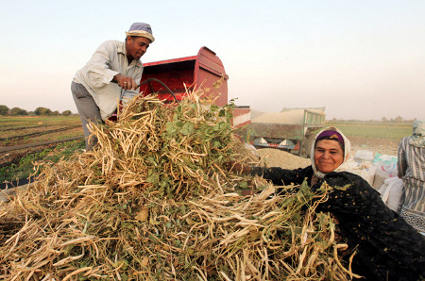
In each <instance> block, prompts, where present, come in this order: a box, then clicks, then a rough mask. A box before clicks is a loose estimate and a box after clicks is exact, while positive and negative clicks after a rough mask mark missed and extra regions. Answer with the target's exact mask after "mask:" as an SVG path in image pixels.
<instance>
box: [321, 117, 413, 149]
mask: <svg viewBox="0 0 425 281" xmlns="http://www.w3.org/2000/svg"><path fill="white" fill-rule="evenodd" d="M327 125H329V126H335V127H337V128H338V129H340V130H341V131H342V132H343V133H344V134H345V135H346V136H347V137H348V138H349V139H350V141H351V148H352V152H353V153H355V152H356V151H357V150H371V151H373V152H377V153H381V154H388V155H396V154H397V148H398V145H399V143H400V140H401V138H403V137H405V136H410V135H411V134H412V122H379V121H375V122H373V121H328V122H327Z"/></svg>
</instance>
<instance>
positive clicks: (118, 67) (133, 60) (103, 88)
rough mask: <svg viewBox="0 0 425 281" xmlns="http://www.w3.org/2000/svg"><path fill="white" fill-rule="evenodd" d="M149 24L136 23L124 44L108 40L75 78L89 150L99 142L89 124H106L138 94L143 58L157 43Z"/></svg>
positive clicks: (78, 108) (75, 94) (73, 87)
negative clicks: (123, 102)
mask: <svg viewBox="0 0 425 281" xmlns="http://www.w3.org/2000/svg"><path fill="white" fill-rule="evenodd" d="M154 40H155V39H154V37H153V35H152V29H151V27H150V25H149V24H147V23H141V22H137V23H133V24H132V25H131V27H130V29H129V30H128V32H126V38H125V42H120V41H115V40H109V41H105V42H104V43H102V44H101V45H100V46H99V48H98V49H97V50H96V52H95V53H94V54H93V56H92V57H91V59H90V60H89V61H88V63H87V64H86V65H85V66H84V67H83V68H82V69H80V70H79V71H78V72H77V73H76V74H75V76H74V79H73V81H72V84H71V91H72V96H73V98H74V101H75V105H76V106H77V110H78V113H79V114H80V118H81V122H82V125H83V130H84V137H85V141H86V149H87V150H90V149H92V147H93V146H94V145H95V144H96V142H97V139H96V138H95V137H94V136H91V137H90V132H89V130H88V128H87V124H88V121H92V122H94V123H99V122H103V120H106V119H107V118H109V117H110V116H111V115H112V114H113V113H114V112H115V110H116V108H117V106H118V104H119V101H120V99H122V98H123V97H126V98H129V97H133V96H135V95H137V94H138V92H137V91H136V87H137V84H138V83H137V82H139V81H140V79H141V77H142V72H143V65H142V63H141V61H140V58H141V57H142V56H143V55H144V54H145V52H146V50H147V49H148V47H149V45H150V44H151V43H152V42H153V41H154Z"/></svg>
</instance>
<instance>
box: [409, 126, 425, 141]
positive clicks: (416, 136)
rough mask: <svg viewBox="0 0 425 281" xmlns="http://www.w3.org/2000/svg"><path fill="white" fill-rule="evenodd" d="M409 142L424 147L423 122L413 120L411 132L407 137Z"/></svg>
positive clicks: (424, 128)
mask: <svg viewBox="0 0 425 281" xmlns="http://www.w3.org/2000/svg"><path fill="white" fill-rule="evenodd" d="M409 144H411V145H414V146H416V147H425V122H423V121H420V120H415V121H414V122H413V134H412V136H411V137H410V138H409Z"/></svg>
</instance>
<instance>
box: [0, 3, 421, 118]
mask: <svg viewBox="0 0 425 281" xmlns="http://www.w3.org/2000/svg"><path fill="white" fill-rule="evenodd" d="M424 14H425V1H419V0H417V1H414V0H404V1H402V0H400V1H394V0H386V1H383V0H376V1H373V0H370V1H363V0H359V1H344V0H334V1H331V0H321V1H313V0H310V1H307V0H299V1H285V0H284V1H221V0H218V1H211V2H209V1H184V0H182V1H121V2H120V1H98V0H93V1H79V0H78V1H67V2H64V3H60V2H58V1H47V0H41V1H17V2H12V1H9V2H8V3H2V9H1V11H0V23H1V24H0V31H1V34H2V41H1V42H2V44H0V95H1V100H0V104H5V105H7V106H9V107H13V106H19V107H21V108H24V109H27V110H34V109H35V108H36V107H38V106H45V107H49V108H50V109H52V110H59V111H63V110H66V109H71V110H72V111H73V112H76V109H75V105H74V103H73V100H72V97H71V91H70V83H71V80H72V77H73V75H74V73H75V72H76V71H77V70H78V69H79V68H81V67H82V66H83V65H84V64H85V63H86V62H87V60H88V59H89V58H90V56H91V55H92V54H93V52H94V51H95V49H96V48H97V47H98V45H99V44H100V43H102V42H103V41H105V40H110V39H115V40H123V39H124V32H125V31H126V30H127V29H128V27H129V26H130V25H131V23H132V22H135V21H143V22H148V23H150V24H151V26H152V29H153V33H154V36H155V38H156V41H155V42H154V43H153V44H152V45H151V47H150V48H149V50H148V52H147V53H146V54H145V56H144V57H142V61H143V62H151V61H156V60H163V59H171V58H176V57H184V56H190V55H195V54H196V53H197V52H198V49H199V48H200V47H202V46H207V47H209V48H210V49H212V50H213V51H215V52H216V53H217V55H218V56H219V57H220V59H221V60H222V61H223V63H224V66H225V68H226V71H227V73H228V75H229V77H230V79H229V81H228V83H229V97H230V98H237V103H238V104H240V105H250V106H251V108H253V109H256V110H260V111H279V110H280V109H282V108H283V107H303V106H326V113H327V117H328V119H330V118H334V117H335V118H343V119H363V120H364V119H366V120H367V119H381V118H382V117H384V116H385V117H387V118H394V117H397V116H402V117H403V118H406V119H411V118H418V119H425V110H424V105H425V78H424V77H425V51H424V50H425V17H423V15H424Z"/></svg>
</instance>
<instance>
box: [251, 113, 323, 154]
mask: <svg viewBox="0 0 425 281" xmlns="http://www.w3.org/2000/svg"><path fill="white" fill-rule="evenodd" d="M324 110H325V108H293V109H284V110H282V111H281V112H272V113H263V114H261V115H260V116H258V117H256V118H253V119H252V120H251V124H250V125H249V131H250V132H249V134H250V142H251V143H252V144H253V145H254V146H255V147H256V148H276V149H280V150H285V151H289V152H291V153H294V154H298V155H300V156H309V153H310V146H311V140H312V137H313V133H314V132H315V131H317V130H318V129H320V128H322V127H323V126H324V125H325V112H324Z"/></svg>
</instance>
